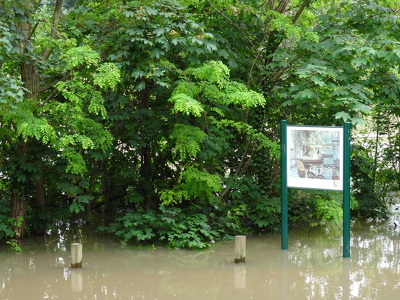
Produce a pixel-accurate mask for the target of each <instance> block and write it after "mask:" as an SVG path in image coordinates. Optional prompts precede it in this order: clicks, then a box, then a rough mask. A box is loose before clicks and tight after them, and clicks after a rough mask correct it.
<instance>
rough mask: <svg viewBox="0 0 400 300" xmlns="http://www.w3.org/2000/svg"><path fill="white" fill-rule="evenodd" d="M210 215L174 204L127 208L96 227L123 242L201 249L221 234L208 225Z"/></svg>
mask: <svg viewBox="0 0 400 300" xmlns="http://www.w3.org/2000/svg"><path fill="white" fill-rule="evenodd" d="M209 217H210V216H207V215H206V214H204V213H199V212H196V211H193V210H191V209H186V210H183V209H181V208H178V207H170V208H166V207H164V206H161V207H160V208H159V209H158V210H148V211H129V212H126V213H125V215H124V216H122V217H120V218H117V219H116V220H115V222H114V223H112V224H110V225H109V226H107V227H105V226H101V227H99V230H100V231H102V232H108V233H112V234H115V235H116V236H117V237H118V238H120V239H122V240H124V241H125V242H131V243H136V244H140V243H159V242H161V243H164V242H165V243H166V244H167V246H168V247H170V248H190V249H203V248H207V247H209V246H211V244H212V242H213V241H214V240H218V239H220V238H221V231H220V230H219V229H213V228H212V227H211V226H210V223H212V222H210V220H209Z"/></svg>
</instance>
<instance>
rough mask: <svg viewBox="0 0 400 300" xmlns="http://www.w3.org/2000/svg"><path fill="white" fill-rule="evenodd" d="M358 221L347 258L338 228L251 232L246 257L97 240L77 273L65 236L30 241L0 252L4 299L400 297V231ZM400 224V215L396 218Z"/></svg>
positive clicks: (230, 249) (230, 247) (228, 247)
mask: <svg viewBox="0 0 400 300" xmlns="http://www.w3.org/2000/svg"><path fill="white" fill-rule="evenodd" d="M392 221H393V220H391V221H390V222H389V223H386V224H384V225H382V224H381V225H373V224H368V225H362V226H361V225H357V224H353V225H352V237H351V257H350V258H342V236H341V229H340V226H339V227H337V228H331V229H329V230H328V229H324V230H318V229H315V228H309V229H302V230H290V231H289V235H290V236H289V250H281V249H280V234H279V233H276V234H265V235H261V236H248V237H247V257H246V263H244V264H235V263H233V261H234V241H227V242H220V243H216V244H215V245H214V246H213V247H212V248H210V249H208V250H205V251H200V252H198V251H191V250H167V249H165V248H163V247H156V248H152V249H150V248H143V249H138V248H133V247H127V246H126V245H125V246H124V245H121V244H120V243H117V242H112V241H109V240H106V239H100V238H94V239H92V240H90V241H88V242H86V243H85V244H84V247H83V268H82V269H70V264H71V261H70V259H71V258H70V253H69V252H70V251H69V245H68V242H67V241H54V242H52V243H49V244H47V245H46V244H45V243H44V242H43V241H40V240H30V241H27V243H26V245H23V246H22V247H23V252H22V253H19V254H18V253H13V252H10V251H6V250H5V248H1V249H0V299H4V300H5V299H9V300H25V299H29V300H34V299H144V300H150V299H152V300H156V299H157V300H171V299H193V300H196V299H201V300H203V299H207V300H210V299H229V300H235V299H273V300H275V299H385V300H390V299H396V300H397V299H399V295H400V227H395V226H394V225H393V222H392ZM399 221H400V218H399Z"/></svg>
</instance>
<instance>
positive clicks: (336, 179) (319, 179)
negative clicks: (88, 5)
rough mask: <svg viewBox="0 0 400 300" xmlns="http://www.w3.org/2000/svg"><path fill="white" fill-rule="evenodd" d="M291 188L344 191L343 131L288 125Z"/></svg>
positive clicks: (337, 128) (288, 174)
mask: <svg viewBox="0 0 400 300" xmlns="http://www.w3.org/2000/svg"><path fill="white" fill-rule="evenodd" d="M287 186H288V187H297V188H310V189H324V190H338V191H341V190H343V128H342V127H317V126H287Z"/></svg>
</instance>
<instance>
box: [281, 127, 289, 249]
mask: <svg viewBox="0 0 400 300" xmlns="http://www.w3.org/2000/svg"><path fill="white" fill-rule="evenodd" d="M286 127H287V125H286V121H285V120H282V121H281V245H282V249H283V250H286V249H288V200H287V153H286V138H287V136H286V135H287V130H286Z"/></svg>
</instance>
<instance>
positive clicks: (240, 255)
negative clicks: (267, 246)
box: [235, 235, 246, 263]
mask: <svg viewBox="0 0 400 300" xmlns="http://www.w3.org/2000/svg"><path fill="white" fill-rule="evenodd" d="M245 261H246V236H245V235H237V236H235V263H244V262H245Z"/></svg>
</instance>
